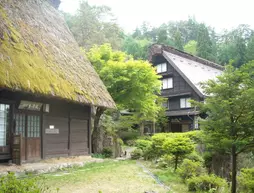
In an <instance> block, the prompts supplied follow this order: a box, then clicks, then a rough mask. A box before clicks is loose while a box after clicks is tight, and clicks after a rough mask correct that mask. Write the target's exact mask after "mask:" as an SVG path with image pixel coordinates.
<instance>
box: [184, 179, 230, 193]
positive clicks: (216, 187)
mask: <svg viewBox="0 0 254 193" xmlns="http://www.w3.org/2000/svg"><path fill="white" fill-rule="evenodd" d="M187 183H188V189H189V191H201V192H202V191H210V192H223V193H224V192H226V189H227V182H226V180H224V179H222V178H220V177H218V176H215V175H201V176H196V177H192V178H190V179H188V180H187Z"/></svg>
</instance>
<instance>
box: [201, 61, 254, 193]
mask: <svg viewBox="0 0 254 193" xmlns="http://www.w3.org/2000/svg"><path fill="white" fill-rule="evenodd" d="M253 77H254V62H251V63H248V64H246V65H243V66H241V68H240V69H235V68H234V67H232V66H227V67H226V70H225V72H224V74H223V75H221V76H219V77H218V80H210V81H208V82H206V83H204V84H203V88H204V90H205V94H206V95H207V96H208V97H207V99H206V103H197V105H198V106H199V107H200V108H201V110H202V111H203V112H205V113H206V114H208V118H207V119H206V120H205V121H203V123H202V130H203V132H204V134H205V136H206V138H205V139H206V143H207V144H206V145H207V146H209V147H210V148H211V150H213V151H215V152H218V151H220V150H221V149H223V150H224V152H225V153H228V154H230V155H231V156H232V193H236V174H237V156H238V155H239V154H240V153H242V152H247V151H250V149H251V148H253V147H254V135H253V133H254V97H253V96H254V78H253Z"/></svg>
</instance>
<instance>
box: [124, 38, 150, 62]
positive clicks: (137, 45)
mask: <svg viewBox="0 0 254 193" xmlns="http://www.w3.org/2000/svg"><path fill="white" fill-rule="evenodd" d="M151 44H152V42H151V41H149V40H147V39H135V38H133V37H132V36H127V37H126V38H125V39H124V42H123V46H122V50H123V51H125V52H126V53H128V54H130V55H132V56H133V57H134V59H143V60H146V59H147V57H148V56H147V55H148V47H149V46H150V45H151Z"/></svg>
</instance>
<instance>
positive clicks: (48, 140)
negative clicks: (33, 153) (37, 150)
mask: <svg viewBox="0 0 254 193" xmlns="http://www.w3.org/2000/svg"><path fill="white" fill-rule="evenodd" d="M50 125H54V128H55V129H59V133H58V134H46V133H45V129H47V128H49V126H50ZM43 127H44V128H43V132H44V134H43V135H44V143H43V149H44V151H45V152H44V155H45V158H50V157H61V156H63V155H64V156H68V153H69V150H68V134H69V119H68V118H63V117H51V116H44V124H43Z"/></svg>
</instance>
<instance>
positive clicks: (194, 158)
mask: <svg viewBox="0 0 254 193" xmlns="http://www.w3.org/2000/svg"><path fill="white" fill-rule="evenodd" d="M186 159H189V160H191V161H194V162H201V163H203V162H204V159H203V158H202V156H200V155H199V154H198V153H197V152H196V151H193V152H192V153H191V154H189V155H187V156H186Z"/></svg>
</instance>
